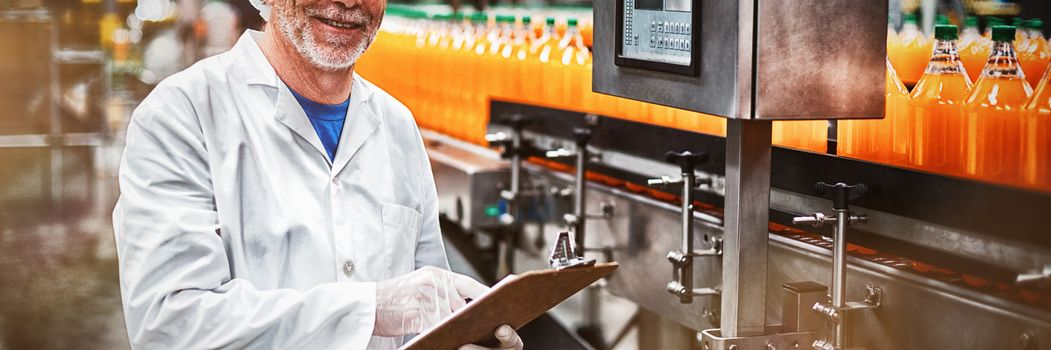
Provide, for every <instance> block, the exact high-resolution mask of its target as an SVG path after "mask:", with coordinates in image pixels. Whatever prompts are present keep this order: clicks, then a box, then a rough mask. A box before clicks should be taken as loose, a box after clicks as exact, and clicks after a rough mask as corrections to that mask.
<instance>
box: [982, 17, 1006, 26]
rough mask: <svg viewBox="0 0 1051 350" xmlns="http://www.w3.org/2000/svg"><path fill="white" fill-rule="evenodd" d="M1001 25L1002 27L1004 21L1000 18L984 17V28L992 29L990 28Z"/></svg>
mask: <svg viewBox="0 0 1051 350" xmlns="http://www.w3.org/2000/svg"><path fill="white" fill-rule="evenodd" d="M1002 25H1004V20H1003V19H1002V18H1000V17H986V18H985V26H986V27H989V28H992V27H995V26H1002Z"/></svg>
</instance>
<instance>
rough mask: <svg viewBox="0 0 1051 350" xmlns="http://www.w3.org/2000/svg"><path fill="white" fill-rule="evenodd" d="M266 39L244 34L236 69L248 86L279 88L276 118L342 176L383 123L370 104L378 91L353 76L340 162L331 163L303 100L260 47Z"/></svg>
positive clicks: (248, 32)
mask: <svg viewBox="0 0 1051 350" xmlns="http://www.w3.org/2000/svg"><path fill="white" fill-rule="evenodd" d="M262 36H263V33H262V32H259V31H254V30H246V31H245V33H244V34H243V35H241V38H240V39H238V41H237V44H235V45H234V47H233V49H232V50H231V51H232V53H233V54H234V56H235V57H234V62H239V64H234V67H240V70H241V73H242V74H241V76H242V77H244V79H245V82H246V83H247V84H248V85H263V86H269V87H272V88H276V89H277V94H276V96H277V101H276V103H275V108H274V118H275V119H277V120H278V121H280V122H281V123H282V124H284V125H285V126H286V127H288V128H289V129H291V130H292V131H293V132H295V133H296V134H297V135H298V136H299V137H301V138H303V139H304V140H306V141H307V142H308V143H310V145H311V146H313V147H314V149H315V150H316V151H317V152H318V153H319V154H320V156H321V157H322V158H324V159H325V162H326V163H328V165H329V167H330V168H331V170H332V175H333V176H335V175H336V174H339V172H340V171H342V170H343V168H344V167H346V165H347V163H349V162H350V159H351V158H353V156H354V154H356V153H357V151H358V150H359V149H360V148H361V146H363V145H364V144H365V141H366V140H367V139H368V138H369V136H370V135H372V134H373V132H374V131H375V130H376V129H377V128H378V127H379V125H380V124H381V122H382V120H381V119H380V117H379V116H377V115H376V113H375V111H373V108H370V106H369V104H368V102H369V100H370V99H371V98H372V95H373V92H374V91H373V89H372V87H371V86H370V85H369V84H368V83H367V82H365V81H364V79H362V78H361V77H360V76H358V74H357V73H354V74H353V76H352V77H351V79H353V81H352V85H351V92H350V106H349V107H348V108H347V117H346V119H345V120H344V122H343V130H342V132H341V134H340V137H339V145H338V146H337V147H336V159H334V160H330V159H328V153H327V152H326V151H325V147H324V146H323V145H322V144H321V139H320V138H319V137H318V136H317V132H316V131H315V130H314V126H313V125H312V124H310V119H308V118H307V116H306V113H305V112H304V111H303V107H302V106H300V105H299V101H297V100H296V98H295V96H293V95H292V92H291V90H289V88H288V86H286V85H285V84H284V82H282V81H281V79H280V78H279V77H278V76H277V72H276V71H274V67H273V66H271V65H270V62H269V61H268V60H267V59H266V56H264V55H263V51H262V49H260V48H259V44H258V41H259V40H261V39H262Z"/></svg>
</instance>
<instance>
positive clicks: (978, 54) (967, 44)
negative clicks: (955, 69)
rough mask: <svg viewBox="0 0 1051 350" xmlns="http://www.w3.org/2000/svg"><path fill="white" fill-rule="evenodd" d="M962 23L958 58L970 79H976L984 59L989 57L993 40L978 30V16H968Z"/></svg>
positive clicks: (980, 71) (983, 65) (980, 73)
mask: <svg viewBox="0 0 1051 350" xmlns="http://www.w3.org/2000/svg"><path fill="white" fill-rule="evenodd" d="M964 23H965V24H966V27H964V29H963V32H962V33H960V59H961V60H963V68H964V69H966V70H967V76H968V77H969V78H971V81H977V80H978V76H979V75H982V67H985V60H986V59H988V58H989V51H990V50H992V47H993V41H992V40H989V39H986V38H985V37H983V36H982V33H979V32H978V18H977V17H974V16H968V17H967V18H966V19H965V20H964Z"/></svg>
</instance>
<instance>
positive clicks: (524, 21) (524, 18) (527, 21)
mask: <svg viewBox="0 0 1051 350" xmlns="http://www.w3.org/2000/svg"><path fill="white" fill-rule="evenodd" d="M530 23H533V17H529V16H522V24H530Z"/></svg>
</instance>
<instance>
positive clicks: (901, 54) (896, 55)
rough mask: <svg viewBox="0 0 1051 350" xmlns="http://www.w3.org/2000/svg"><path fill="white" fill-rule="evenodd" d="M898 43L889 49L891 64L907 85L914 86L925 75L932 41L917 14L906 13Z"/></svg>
mask: <svg viewBox="0 0 1051 350" xmlns="http://www.w3.org/2000/svg"><path fill="white" fill-rule="evenodd" d="M897 39H898V40H897V43H896V44H895V45H894V46H893V47H891V48H890V49H889V50H888V51H887V55H888V56H889V57H890V62H891V64H893V65H894V69H895V70H896V71H897V72H898V76H899V77H901V81H902V82H903V83H905V85H906V86H913V85H915V84H916V83H917V82H918V81H919V80H920V77H921V76H922V75H923V71H924V67H926V65H927V60H928V59H929V58H930V53H931V42H930V40H928V39H927V37H926V36H925V35H924V34H923V32H922V31H920V27H919V25H917V23H916V15H915V14H907V15H905V24H904V25H903V26H902V28H901V31H900V32H898V36H897Z"/></svg>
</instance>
